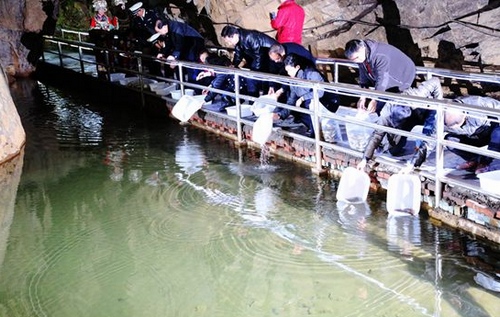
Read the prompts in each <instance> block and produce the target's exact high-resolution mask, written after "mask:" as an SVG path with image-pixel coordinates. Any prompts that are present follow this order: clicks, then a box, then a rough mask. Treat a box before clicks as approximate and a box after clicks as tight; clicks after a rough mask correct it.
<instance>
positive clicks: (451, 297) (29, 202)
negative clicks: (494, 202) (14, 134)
mask: <svg viewBox="0 0 500 317" xmlns="http://www.w3.org/2000/svg"><path fill="white" fill-rule="evenodd" d="M46 89H47V90H48V92H47V93H46V94H44V95H43V96H44V97H43V98H42V101H43V102H33V103H29V104H23V105H20V107H25V108H27V109H25V110H26V111H23V113H24V115H23V116H22V117H23V120H24V122H29V123H30V124H27V126H29V127H32V128H31V129H28V131H27V132H28V136H34V137H29V138H28V140H29V141H28V142H29V144H28V145H27V148H28V149H29V153H28V152H27V153H26V156H25V167H26V166H27V167H29V168H27V169H25V170H24V171H23V175H22V177H21V181H20V185H19V190H18V194H17V197H16V204H15V211H14V212H15V216H14V220H13V221H12V224H11V226H10V231H9V237H8V239H6V241H4V242H3V243H4V244H5V245H6V246H7V248H6V252H5V259H4V263H3V265H2V267H1V269H2V271H1V272H0V294H2V295H1V296H0V309H1V311H2V314H4V315H6V316H120V317H123V316H221V317H224V316H231V317H233V316H259V317H260V316H274V315H276V316H305V315H312V316H397V315H399V316H447V317H448V316H465V317H467V316H481V317H482V316H494V312H495V309H496V307H498V296H497V294H496V293H494V292H492V291H491V290H488V289H486V288H484V287H483V286H481V285H480V284H477V283H476V282H475V281H474V277H475V276H476V275H477V274H478V273H479V272H482V273H484V274H488V275H489V276H493V274H494V273H495V272H498V270H499V268H498V265H497V264H495V263H498V261H497V260H498V255H499V254H500V252H499V250H498V247H497V246H490V245H487V244H484V243H482V242H479V241H475V240H472V239H471V238H470V237H468V236H465V235H463V234H461V233H459V232H456V231H453V230H448V229H446V228H437V227H435V226H434V225H432V224H431V223H430V222H429V221H428V220H427V219H424V218H416V217H413V218H407V219H404V218H405V217H401V218H400V219H392V218H388V217H387V213H386V212H385V209H384V208H374V207H373V206H377V205H381V204H380V203H379V202H376V201H375V202H376V203H375V204H372V203H373V202H374V199H375V198H373V197H372V198H369V200H368V203H367V204H358V205H347V204H342V203H338V202H336V201H335V186H336V182H333V181H330V180H325V179H320V178H318V177H316V176H313V175H311V173H310V171H309V170H308V169H303V168H301V167H299V166H297V165H293V164H291V163H288V162H279V161H275V162H273V164H272V165H270V166H272V168H266V169H262V168H260V166H261V164H260V160H259V158H258V157H256V156H252V155H253V154H252V153H251V152H246V151H244V150H242V149H241V148H238V149H235V148H234V147H233V146H232V145H231V144H230V143H229V142H223V141H220V140H219V139H218V138H217V137H216V136H213V135H210V134H205V133H203V132H200V131H198V130H196V129H192V128H190V127H179V126H178V124H177V123H175V122H167V123H164V122H160V123H158V122H151V121H149V120H145V119H142V117H141V116H139V115H137V114H127V113H126V112H124V111H123V109H122V107H120V108H119V111H117V110H116V108H115V110H114V111H113V109H112V108H110V107H109V105H105V106H104V105H103V106H101V107H98V106H97V105H92V104H90V105H88V104H87V103H85V102H79V101H78V100H74V98H75V97H74V96H71V97H70V96H68V95H65V94H64V93H62V92H58V91H57V90H54V89H51V88H47V87H46ZM54 96H56V97H57V98H56V97H54ZM54 98H55V99H57V100H59V99H60V100H66V101H67V102H66V103H65V104H66V106H67V107H69V108H71V107H75V108H78V107H83V108H89V109H92V111H88V112H87V111H83V110H82V111H79V110H77V109H72V112H73V113H81V114H84V113H87V114H89V115H90V117H91V118H94V116H98V117H101V118H102V126H101V128H100V129H96V130H95V135H94V136H92V135H88V134H87V135H86V137H85V138H82V137H81V135H82V134H81V133H79V132H71V133H70V132H64V130H65V129H67V130H68V131H71V130H73V129H74V128H75V127H74V126H71V127H69V126H68V127H67V128H65V126H64V125H61V126H58V127H57V130H58V131H60V133H59V132H58V133H55V132H54V131H55V130H54V129H55V127H53V126H52V125H46V124H45V122H47V118H51V120H53V119H54V115H55V113H57V111H55V110H54V107H53V106H50V107H46V105H53V104H54ZM30 107H33V108H32V109H31V108H30ZM40 122H42V123H40ZM51 122H53V121H51ZM61 122H64V124H70V123H69V121H61ZM77 126H78V125H77ZM81 128H82V129H86V127H81ZM91 130H92V129H89V130H88V131H87V132H85V133H89V131H91ZM42 135H43V136H44V137H43V138H39V137H37V136H42ZM60 135H73V136H74V138H70V137H68V138H64V139H61V138H60V137H59V136H60ZM99 138H102V140H101V141H99V142H97V143H95V142H88V140H98V139H99ZM83 139H85V140H83ZM115 167H118V168H119V169H120V171H121V172H120V173H121V175H122V176H121V177H116V176H112V175H114V173H115ZM46 171H50V172H51V173H48V172H46ZM110 175H111V176H112V177H110ZM118 180H119V181H118ZM471 241H472V242H474V243H475V245H474V244H471V243H470V242H471ZM466 250H469V251H467V252H466ZM402 255H403V256H402ZM408 257H411V259H412V261H408V260H407V259H408Z"/></svg>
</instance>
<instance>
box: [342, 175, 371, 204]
mask: <svg viewBox="0 0 500 317" xmlns="http://www.w3.org/2000/svg"><path fill="white" fill-rule="evenodd" d="M369 190H370V177H369V176H368V174H366V173H365V172H363V171H360V170H357V169H356V168H354V167H347V168H346V169H345V170H344V172H343V173H342V177H341V178H340V182H339V187H338V188H337V200H339V201H343V202H346V203H350V204H359V203H362V202H364V201H365V200H366V197H367V196H368V191H369Z"/></svg>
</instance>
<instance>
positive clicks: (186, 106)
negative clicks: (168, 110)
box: [172, 95, 204, 122]
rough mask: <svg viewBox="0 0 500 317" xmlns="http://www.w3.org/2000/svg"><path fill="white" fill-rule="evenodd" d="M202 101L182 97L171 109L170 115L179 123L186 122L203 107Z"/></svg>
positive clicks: (191, 97)
mask: <svg viewBox="0 0 500 317" xmlns="http://www.w3.org/2000/svg"><path fill="white" fill-rule="evenodd" d="M203 102H204V101H203V99H200V98H195V97H193V96H188V95H184V96H182V98H181V99H179V101H177V103H176V104H175V105H174V107H173V108H172V115H173V116H174V117H176V118H177V119H179V120H180V121H181V122H187V121H188V120H189V119H190V118H191V117H192V116H193V115H194V114H195V113H196V111H198V110H200V109H201V107H202V106H203Z"/></svg>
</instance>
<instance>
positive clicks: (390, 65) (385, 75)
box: [345, 40, 415, 113]
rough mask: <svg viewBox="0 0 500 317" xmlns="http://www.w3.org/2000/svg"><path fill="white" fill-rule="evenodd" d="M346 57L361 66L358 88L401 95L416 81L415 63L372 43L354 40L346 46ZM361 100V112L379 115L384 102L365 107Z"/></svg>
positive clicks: (377, 43) (376, 43) (390, 47)
mask: <svg viewBox="0 0 500 317" xmlns="http://www.w3.org/2000/svg"><path fill="white" fill-rule="evenodd" d="M345 56H346V57H347V58H348V59H349V60H351V61H353V62H355V63H358V65H359V84H360V86H361V87H362V88H368V87H370V86H373V87H375V90H379V91H399V92H402V91H404V90H405V89H408V88H410V87H411V86H412V84H413V81H414V80H415V63H413V61H412V60H411V59H410V58H409V57H408V56H406V55H405V54H404V53H403V52H401V51H400V50H399V49H397V48H396V47H394V46H392V45H389V44H385V43H380V42H375V41H371V40H351V41H349V42H347V44H346V46H345ZM365 102H366V98H365V97H361V98H360V99H359V101H358V108H360V109H367V110H368V111H370V112H375V111H376V112H377V113H380V110H381V109H382V107H383V102H377V101H376V100H371V101H370V103H369V104H368V107H365Z"/></svg>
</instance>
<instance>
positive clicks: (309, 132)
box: [304, 130, 315, 139]
mask: <svg viewBox="0 0 500 317" xmlns="http://www.w3.org/2000/svg"><path fill="white" fill-rule="evenodd" d="M304 135H305V136H306V137H309V138H312V139H314V137H315V135H314V131H313V130H307V131H306V132H305V133H304Z"/></svg>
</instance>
